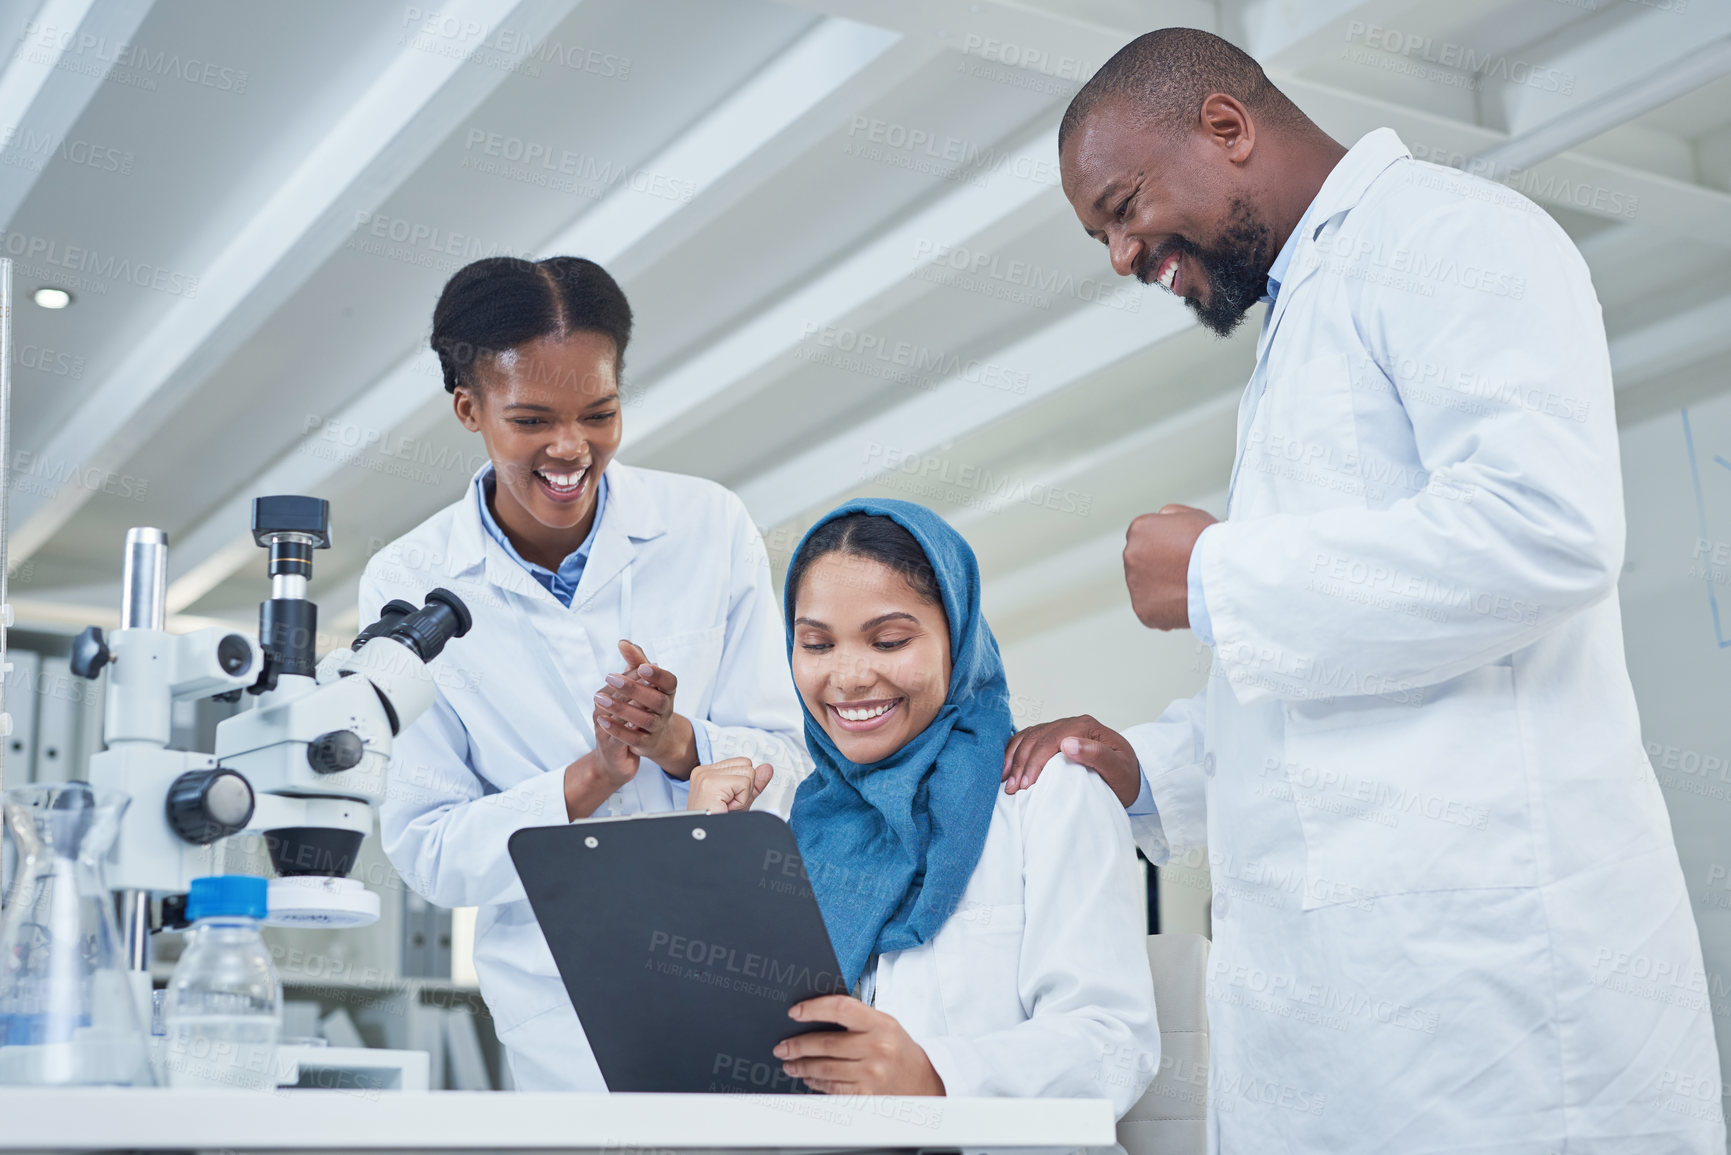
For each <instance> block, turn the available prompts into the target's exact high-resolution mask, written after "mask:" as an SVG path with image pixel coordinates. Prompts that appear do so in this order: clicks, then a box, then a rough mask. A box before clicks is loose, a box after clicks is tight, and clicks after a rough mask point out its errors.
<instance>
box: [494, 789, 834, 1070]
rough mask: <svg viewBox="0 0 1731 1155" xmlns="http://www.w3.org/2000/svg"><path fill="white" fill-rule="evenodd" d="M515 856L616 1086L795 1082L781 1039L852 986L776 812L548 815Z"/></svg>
mask: <svg viewBox="0 0 1731 1155" xmlns="http://www.w3.org/2000/svg"><path fill="white" fill-rule="evenodd" d="M509 846H510V851H511V861H512V862H513V863H515V864H516V867H517V875H518V877H519V878H521V879H522V880H523V889H524V890H525V891H526V892H527V894H528V896H529V905H530V907H531V908H532V909H533V910H534V912H535V918H536V920H537V921H538V922H539V923H540V924H541V933H542V934H543V935H544V936H546V939H547V945H548V947H549V948H550V949H551V950H552V952H553V961H554V962H555V963H556V964H558V967H559V976H560V978H562V979H563V980H564V982H565V990H566V993H568V994H569V995H570V996H571V1005H572V1006H573V1007H575V1008H576V1010H577V1018H578V1020H579V1021H580V1022H581V1023H582V1024H583V1030H584V1033H585V1034H587V1035H588V1037H589V1046H590V1047H591V1048H592V1049H593V1050H594V1052H595V1061H596V1063H597V1064H598V1065H599V1066H600V1068H601V1075H602V1077H603V1078H604V1079H605V1080H606V1081H607V1089H608V1090H610V1091H668V1092H749V1093H753V1094H762V1093H766V1092H767V1093H772V1094H774V1093H781V1094H790V1093H801V1092H804V1091H805V1090H806V1087H805V1085H804V1084H803V1083H802V1082H800V1081H799V1080H797V1079H793V1078H791V1077H790V1076H788V1075H786V1074H785V1073H784V1072H783V1071H782V1068H781V1061H780V1060H779V1059H777V1058H776V1057H775V1056H774V1054H773V1053H772V1050H773V1048H774V1047H775V1044H776V1043H778V1042H780V1041H781V1040H783V1039H785V1038H788V1037H790V1036H792V1035H798V1034H804V1033H805V1032H807V1031H813V1030H826V1029H834V1027H833V1025H832V1024H828V1023H796V1022H794V1021H793V1020H792V1019H790V1018H788V1017H787V1010H788V1008H789V1007H791V1006H793V1005H794V1004H795V1003H797V1002H801V1001H803V1000H805V999H809V998H815V997H817V996H818V995H829V994H847V993H848V991H847V983H846V981H845V980H844V979H843V978H842V974H841V967H840V966H839V965H838V964H837V963H836V959H835V951H834V949H833V948H832V947H831V946H830V941H829V932H828V931H827V930H826V929H825V928H824V924H823V916H822V914H821V913H820V912H819V910H818V906H817V900H816V898H815V897H813V895H812V891H811V883H810V881H809V880H808V879H807V878H806V874H805V866H804V864H803V863H802V862H801V860H800V857H799V847H798V845H797V844H796V843H795V842H794V838H793V831H792V830H791V829H790V828H789V827H788V825H787V823H786V822H784V821H782V820H781V818H779V817H778V816H776V815H774V814H771V813H768V812H765V811H753V810H742V811H734V812H730V813H727V814H692V813H674V814H656V815H646V816H637V817H631V818H617V819H599V820H590V821H586V822H574V823H571V824H570V825H567V826H540V827H530V828H528V829H524V830H519V831H517V832H516V833H515V834H513V835H512V836H511V839H510V842H509Z"/></svg>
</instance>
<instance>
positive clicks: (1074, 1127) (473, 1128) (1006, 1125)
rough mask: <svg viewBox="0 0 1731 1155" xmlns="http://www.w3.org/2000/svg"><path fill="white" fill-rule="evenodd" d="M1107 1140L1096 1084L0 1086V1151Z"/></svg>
mask: <svg viewBox="0 0 1731 1155" xmlns="http://www.w3.org/2000/svg"><path fill="white" fill-rule="evenodd" d="M1114 1142H1116V1139H1115V1137H1114V1127H1113V1118H1112V1108H1111V1104H1110V1103H1109V1102H1107V1101H1106V1100H1104V1099H941V1098H940V1099H910V1098H888V1097H867V1096H837V1097H830V1096H822V1095H564V1094H558V1095H554V1094H511V1093H498V1092H464V1091H434V1092H430V1093H427V1092H424V1093H420V1094H416V1093H413V1092H406V1093H405V1092H397V1091H295V1090H282V1091H274V1092H262V1091H261V1092H246V1091H178V1090H150V1089H144V1088H139V1089H133V1088H67V1089H58V1088H55V1089H43V1090H36V1089H17V1088H5V1089H0V1150H4V1151H90V1150H95V1149H114V1148H131V1149H135V1150H136V1149H157V1150H160V1149H176V1150H183V1151H184V1150H189V1149H191V1150H198V1149H205V1150H217V1149H220V1150H224V1151H227V1152H244V1151H441V1152H451V1151H488V1152H500V1151H508V1150H519V1151H529V1150H534V1151H600V1152H609V1153H611V1155H661V1153H662V1152H667V1153H669V1155H671V1152H674V1151H680V1152H684V1151H693V1152H695V1151H738V1150H740V1149H752V1150H759V1151H765V1150H779V1151H847V1150H865V1149H876V1150H882V1149H885V1148H901V1149H918V1148H949V1149H952V1150H954V1149H966V1150H969V1151H980V1150H1006V1151H1008V1150H1015V1151H1020V1152H1027V1151H1029V1150H1031V1149H1058V1150H1069V1149H1072V1148H1075V1147H1103V1146H1110V1145H1112V1144H1113V1143H1114Z"/></svg>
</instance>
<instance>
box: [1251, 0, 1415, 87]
mask: <svg viewBox="0 0 1731 1155" xmlns="http://www.w3.org/2000/svg"><path fill="white" fill-rule="evenodd" d="M1426 2H1427V0H1308V2H1307V3H1303V4H1294V3H1292V0H1243V2H1241V3H1228V4H1225V5H1223V19H1222V21H1221V23H1222V25H1223V26H1224V31H1223V32H1222V35H1225V36H1227V37H1228V38H1230V39H1231V40H1232V41H1233V43H1235V44H1237V45H1238V46H1239V47H1240V48H1242V49H1244V51H1246V52H1248V53H1249V54H1250V55H1252V56H1254V57H1255V58H1256V61H1257V63H1258V64H1260V65H1262V67H1263V68H1264V69H1265V70H1267V71H1270V72H1272V71H1275V70H1279V71H1282V72H1302V71H1303V70H1304V69H1306V68H1309V67H1311V66H1312V65H1315V64H1319V63H1321V62H1322V61H1323V60H1325V59H1327V58H1328V57H1330V56H1334V55H1337V54H1339V52H1340V50H1341V49H1342V48H1344V47H1345V46H1346V45H1347V44H1348V43H1350V42H1351V41H1352V40H1354V39H1355V38H1359V37H1362V36H1363V35H1364V34H1365V32H1366V30H1367V29H1369V28H1371V27H1386V26H1387V25H1388V24H1389V23H1390V22H1392V21H1397V20H1399V19H1400V18H1401V17H1402V16H1404V15H1405V14H1406V13H1407V12H1409V11H1411V10H1412V9H1414V8H1417V7H1420V6H1421V5H1423V4H1425V3H1426Z"/></svg>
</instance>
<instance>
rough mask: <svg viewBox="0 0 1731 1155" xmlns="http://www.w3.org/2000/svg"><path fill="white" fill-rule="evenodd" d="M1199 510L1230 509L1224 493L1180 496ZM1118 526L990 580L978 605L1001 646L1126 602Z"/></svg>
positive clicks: (1122, 528) (1032, 554) (1040, 555)
mask: <svg viewBox="0 0 1731 1155" xmlns="http://www.w3.org/2000/svg"><path fill="white" fill-rule="evenodd" d="M1176 497H1178V498H1179V499H1181V500H1182V501H1183V504H1185V505H1190V506H1194V507H1195V508H1197V509H1209V510H1221V511H1224V510H1225V508H1226V491H1225V490H1224V489H1215V490H1212V491H1210V492H1206V493H1200V494H1196V495H1189V494H1178V495H1176ZM1128 528H1129V527H1128V525H1127V524H1126V525H1120V526H1114V527H1113V528H1111V529H1109V530H1107V531H1106V532H1104V533H1102V534H1100V535H1099V536H1097V537H1091V538H1088V539H1087V540H1085V541H1082V542H1078V543H1077V544H1076V545H1073V546H1071V547H1070V548H1069V549H1066V550H1061V551H1059V552H1057V553H1036V552H1032V551H1031V552H1030V554H1029V556H1030V557H1031V558H1032V559H1033V560H1031V561H1030V562H1029V564H1027V565H1025V566H1019V567H1017V568H1016V569H1013V570H1011V571H1009V572H1008V573H1002V574H999V575H998V576H996V577H993V578H989V579H987V580H986V582H985V585H984V587H983V589H982V590H981V592H980V604H981V605H982V606H983V607H984V608H985V611H986V615H987V617H989V618H990V619H991V622H992V632H993V634H995V635H996V636H997V638H998V641H999V643H1000V644H1008V643H1011V642H1014V641H1018V640H1020V639H1022V638H1027V637H1031V636H1034V635H1037V634H1040V633H1043V632H1045V631H1046V630H1049V629H1052V628H1053V627H1055V626H1058V625H1061V624H1062V623H1063V622H1066V621H1071V620H1074V619H1075V618H1077V617H1081V616H1082V615H1084V614H1087V613H1090V612H1093V611H1095V610H1098V609H1103V608H1105V607H1106V606H1108V605H1112V604H1123V603H1124V602H1125V601H1127V600H1128V596H1129V595H1128V594H1126V593H1125V592H1124V532H1125V530H1126V529H1128Z"/></svg>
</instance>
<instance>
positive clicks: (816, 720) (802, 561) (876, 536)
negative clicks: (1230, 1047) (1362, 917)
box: [776, 501, 1160, 1116]
mask: <svg viewBox="0 0 1731 1155" xmlns="http://www.w3.org/2000/svg"><path fill="white" fill-rule="evenodd" d="M786 606H787V620H788V655H789V660H790V662H791V664H792V667H793V677H794V684H795V686H796V687H797V688H798V690H799V694H800V698H801V699H802V701H803V702H804V706H805V739H806V746H807V748H808V749H809V751H810V752H811V755H812V759H813V761H814V762H815V763H816V766H815V768H814V769H813V770H812V772H811V774H810V775H809V776H808V777H807V778H806V780H805V781H804V782H803V783H802V784H801V786H800V788H799V793H798V794H797V795H796V796H795V799H794V804H793V816H792V824H793V830H794V834H795V836H796V837H797V838H798V840H799V845H800V852H801V855H802V857H803V858H804V860H805V867H806V873H807V874H808V875H809V876H810V878H811V882H812V888H813V890H814V891H815V892H816V895H817V899H818V903H819V905H820V907H821V908H822V910H823V915H824V922H825V924H826V925H827V926H828V928H829V934H830V941H831V942H832V943H833V945H834V946H835V950H836V957H837V959H838V961H839V962H840V963H841V967H842V971H843V972H844V974H845V975H846V976H847V979H848V982H849V983H850V984H851V985H852V987H853V989H854V991H855V993H856V994H857V996H858V997H857V998H849V997H847V996H840V995H834V996H828V997H825V998H819V999H812V1000H810V1001H808V1002H805V1003H801V1004H800V1005H798V1006H796V1007H794V1008H793V1010H792V1012H791V1014H792V1016H793V1017H794V1018H796V1019H803V1020H808V1021H821V1022H830V1023H835V1024H837V1025H838V1026H840V1027H841V1028H842V1029H841V1030H838V1031H824V1032H816V1033H812V1034H805V1035H799V1036H796V1037H795V1038H792V1039H789V1040H787V1041H786V1042H784V1043H782V1044H781V1045H780V1046H778V1047H777V1048H776V1054H777V1056H778V1057H780V1058H781V1059H782V1060H783V1062H784V1066H785V1068H786V1070H787V1072H788V1073H789V1074H790V1075H793V1076H795V1077H797V1078H800V1079H803V1080H804V1081H805V1082H806V1083H807V1084H809V1085H810V1086H811V1087H813V1088H814V1089H816V1090H819V1091H824V1092H829V1093H845V1094H902V1095H915V1094H931V1095H943V1094H949V1095H966V1096H976V1095H1005V1096H1017V1097H1030V1096H1056V1097H1065V1098H1107V1099H1111V1100H1112V1101H1113V1105H1114V1107H1115V1109H1116V1111H1117V1114H1118V1115H1120V1116H1122V1115H1123V1114H1124V1112H1125V1111H1127V1110H1128V1109H1129V1108H1130V1106H1131V1105H1132V1104H1133V1103H1134V1102H1135V1101H1136V1099H1137V1097H1138V1096H1139V1095H1140V1094H1141V1093H1142V1091H1143V1089H1144V1088H1145V1087H1146V1086H1147V1084H1148V1081H1149V1080H1150V1079H1151V1078H1152V1076H1153V1072H1154V1069H1155V1066H1156V1065H1157V1063H1158V1060H1159V1053H1160V1036H1159V1030H1158V1027H1157V1026H1156V1023H1155V1018H1154V993H1153V983H1152V980H1151V978H1150V976H1149V972H1148V959H1147V954H1146V953H1145V950H1144V945H1143V940H1142V934H1143V917H1142V903H1143V896H1142V885H1141V878H1140V871H1139V870H1138V869H1137V867H1136V860H1135V849H1134V845H1133V844H1132V842H1131V838H1130V826H1129V820H1128V819H1127V818H1126V817H1125V814H1124V808H1123V806H1122V805H1120V804H1119V803H1118V800H1117V799H1116V798H1115V797H1114V796H1113V795H1112V792H1111V790H1110V788H1109V787H1107V786H1106V784H1105V783H1104V782H1103V781H1102V780H1101V779H1100V778H1098V777H1097V776H1095V775H1093V774H1090V773H1089V772H1088V771H1086V770H1084V769H1083V768H1082V767H1080V766H1079V765H1077V764H1075V763H1072V762H1070V761H1069V760H1068V759H1067V758H1065V757H1063V756H1062V755H1059V756H1058V757H1056V758H1054V759H1053V760H1052V762H1051V763H1050V764H1049V765H1048V766H1047V768H1046V770H1045V773H1047V774H1057V775H1059V776H1060V777H1065V778H1069V779H1071V782H1070V783H1069V785H1068V786H1067V787H1066V788H1065V789H1062V790H1035V791H1022V792H1019V793H1017V794H1014V795H1007V794H1004V793H1003V792H1002V791H1001V790H1000V788H999V787H1000V780H1001V777H1002V767H1003V758H1004V746H1005V743H1006V742H1007V741H1008V740H1009V738H1010V736H1011V734H1012V733H1013V732H1014V730H1015V725H1014V723H1013V722H1012V721H1011V718H1010V708H1009V691H1008V689H1007V687H1006V685H1005V681H1004V666H1003V661H1002V659H1001V658H1000V657H999V655H998V644H997V641H996V640H995V639H994V638H993V637H992V631H991V629H990V628H989V627H988V626H987V625H986V620H985V618H984V616H982V614H981V612H980V573H979V566H978V565H977V564H976V563H975V561H974V554H973V550H971V549H970V548H968V544H967V542H966V541H964V540H963V539H962V537H961V535H960V534H958V533H957V532H956V531H955V530H954V529H952V528H951V527H950V526H949V525H948V524H947V523H946V522H945V521H944V520H943V519H942V518H940V517H938V516H937V515H936V514H934V513H932V512H931V511H930V510H928V509H925V508H923V507H921V506H918V505H913V504H911V503H909V502H904V501H854V502H849V503H847V504H846V505H843V506H841V507H840V508H838V509H836V510H834V511H833V512H831V513H830V514H829V515H828V516H827V517H825V518H824V519H823V520H822V521H820V522H818V524H817V525H816V526H814V527H813V528H812V530H811V532H810V533H808V534H807V535H806V537H805V539H804V540H803V541H802V542H801V543H800V547H799V549H798V551H796V553H795V554H794V559H793V564H792V565H791V566H790V567H789V572H788V580H787V591H786Z"/></svg>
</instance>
